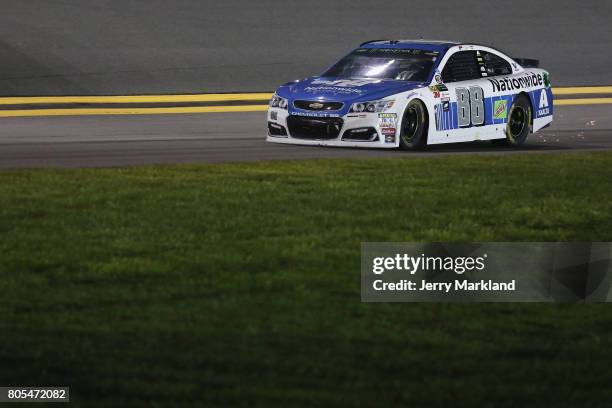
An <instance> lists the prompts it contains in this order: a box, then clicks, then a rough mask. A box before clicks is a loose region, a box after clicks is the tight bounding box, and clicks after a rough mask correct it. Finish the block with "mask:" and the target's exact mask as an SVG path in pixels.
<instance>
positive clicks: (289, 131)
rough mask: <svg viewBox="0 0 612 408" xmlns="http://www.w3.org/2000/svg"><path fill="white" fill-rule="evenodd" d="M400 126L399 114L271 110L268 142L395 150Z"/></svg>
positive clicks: (269, 113) (269, 111) (269, 112)
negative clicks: (321, 113)
mask: <svg viewBox="0 0 612 408" xmlns="http://www.w3.org/2000/svg"><path fill="white" fill-rule="evenodd" d="M397 123H398V120H397V115H396V114H395V113H384V114H383V113H360V114H347V115H345V116H333V115H317V114H307V115H305V114H300V113H296V112H291V113H290V112H288V111H286V110H283V109H277V108H270V109H269V110H268V136H267V138H266V140H267V141H268V142H273V143H286V144H298V145H310V146H346V147H369V148H395V147H397V146H398V143H397V137H398V135H397V133H398V132H397V129H396V127H397Z"/></svg>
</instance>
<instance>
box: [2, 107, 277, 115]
mask: <svg viewBox="0 0 612 408" xmlns="http://www.w3.org/2000/svg"><path fill="white" fill-rule="evenodd" d="M267 109H268V105H240V106H192V107H189V106H186V107H172V108H74V109H23V110H22V109H20V110H0V117H18V116H81V115H160V114H173V113H215V112H260V111H265V110H267Z"/></svg>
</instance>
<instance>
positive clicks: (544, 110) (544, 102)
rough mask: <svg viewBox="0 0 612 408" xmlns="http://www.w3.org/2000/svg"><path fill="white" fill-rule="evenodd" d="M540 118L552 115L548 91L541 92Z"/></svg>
mask: <svg viewBox="0 0 612 408" xmlns="http://www.w3.org/2000/svg"><path fill="white" fill-rule="evenodd" d="M538 108H539V109H538V117H540V116H546V115H550V109H549V107H548V95H547V94H546V89H542V90H541V91H540V104H539V106H538Z"/></svg>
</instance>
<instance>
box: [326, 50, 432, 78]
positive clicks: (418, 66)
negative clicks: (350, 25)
mask: <svg viewBox="0 0 612 408" xmlns="http://www.w3.org/2000/svg"><path fill="white" fill-rule="evenodd" d="M437 58H438V52H437V51H429V50H412V49H398V48H358V49H356V50H355V51H353V52H352V53H350V54H349V55H347V56H346V57H344V58H342V59H341V60H340V61H338V62H337V63H336V64H335V65H334V66H333V67H331V68H330V69H328V70H327V72H325V73H324V74H323V75H322V76H325V77H336V78H379V79H397V80H401V81H415V82H425V81H427V79H428V78H429V74H430V73H431V70H432V68H433V66H434V63H435V62H436V59H437Z"/></svg>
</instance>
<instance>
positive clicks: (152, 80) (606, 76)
mask: <svg viewBox="0 0 612 408" xmlns="http://www.w3.org/2000/svg"><path fill="white" fill-rule="evenodd" d="M0 6H1V7H0V10H2V12H1V13H0V95H60V94H134V93H174V92H178V93H182V92H188V93H190V92H229V91H269V90H272V89H274V88H275V87H276V85H278V84H279V83H281V82H284V81H286V80H291V79H295V78H298V77H304V76H307V75H311V74H315V73H319V72H320V71H322V70H323V69H324V68H325V67H326V66H328V65H329V64H331V63H332V62H334V61H335V60H336V59H337V58H338V57H340V56H341V55H342V54H344V53H346V52H347V51H349V50H350V49H351V48H353V47H354V46H356V45H357V44H358V43H359V42H361V41H364V40H368V39H375V38H415V37H416V38H419V37H421V36H422V37H424V38H434V39H451V40H461V41H473V42H481V43H487V44H492V45H494V46H495V47H498V48H500V49H503V50H506V51H508V53H509V54H511V55H515V56H524V57H534V58H539V59H540V60H541V63H542V66H543V67H545V68H547V69H549V70H550V71H551V73H552V80H553V84H555V85H589V84H610V83H612V79H611V78H610V71H611V70H612V53H611V52H610V49H612V44H611V41H612V24H611V23H610V22H611V21H612V2H604V1H601V2H599V1H598V2H595V1H593V2H592V3H590V2H575V1H570V0H555V1H553V0H544V1H536V0H532V1H524V0H520V1H513V2H491V1H474V0H464V1H462V2H456V1H447V0H439V1H435V2H434V1H432V2H426V1H401V0H394V1H374V0H369V1H365V0H352V1H323V0H310V1H308V2H304V1H300V2H298V1H290V0H285V1H283V0H278V1H275V0H257V1H249V0H223V1H202V0H173V1H168V0H106V1H105V0H95V1H93V0H19V1H16V0H0Z"/></svg>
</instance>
